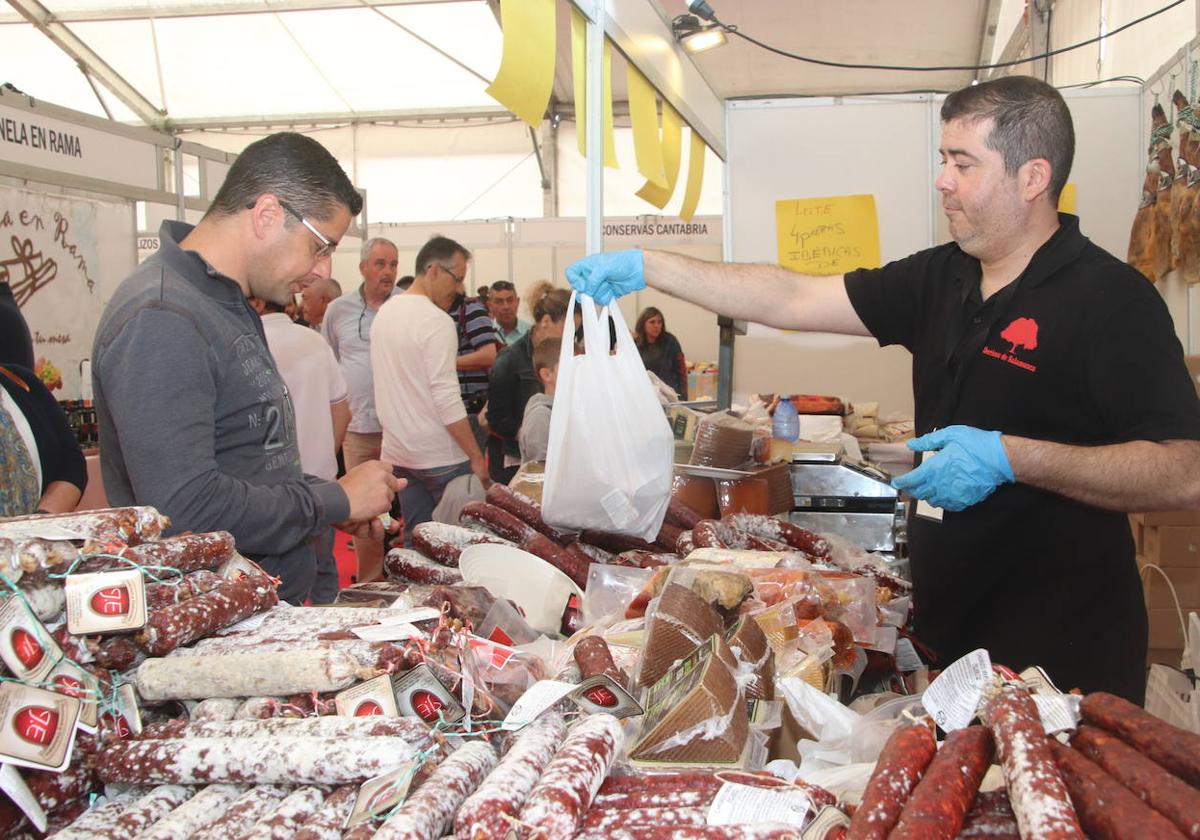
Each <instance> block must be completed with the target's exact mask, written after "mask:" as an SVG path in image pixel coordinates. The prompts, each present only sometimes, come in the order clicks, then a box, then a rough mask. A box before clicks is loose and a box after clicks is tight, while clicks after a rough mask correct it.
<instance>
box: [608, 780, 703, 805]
mask: <svg viewBox="0 0 1200 840" xmlns="http://www.w3.org/2000/svg"><path fill="white" fill-rule="evenodd" d="M721 784H722V783H721V782H719V781H718V782H716V783H715V784H712V785H711V786H710V785H708V783H707V782H705V783H704V785H705V786H704V787H697V788H653V787H651V788H647V789H646V790H628V791H620V792H614V793H603V792H601V793H597V794H596V799H595V801H594V802H592V807H593V808H600V809H602V810H605V811H618V810H620V811H630V810H635V809H636V810H646V809H649V808H707V807H708V806H709V805H711V804H712V801H713V799H714V798H715V797H716V795H717V791H718V790H720V789H721Z"/></svg>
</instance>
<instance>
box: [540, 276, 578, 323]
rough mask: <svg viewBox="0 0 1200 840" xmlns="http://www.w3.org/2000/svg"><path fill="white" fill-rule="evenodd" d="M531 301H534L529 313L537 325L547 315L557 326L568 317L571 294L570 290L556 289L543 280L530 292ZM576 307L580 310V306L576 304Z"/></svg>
mask: <svg viewBox="0 0 1200 840" xmlns="http://www.w3.org/2000/svg"><path fill="white" fill-rule="evenodd" d="M529 299H530V300H532V301H533V303H532V304H531V305H530V310H529V311H530V312H532V313H533V322H534V323H535V324H536V323H538V322H539V321H541V320H542V318H543V317H544V316H546V315H549V316H550V320H551V321H553V322H554V323H556V324H557V323H558V322H559V321H561V320H563V319H564V318H566V317H567V306H568V305H569V304H570V303H571V292H570V290H568V289H559V288H556V287H555V286H554V285H553V284H552V283H550V282H548V281H546V280H542V281H540V282H538V283H535V284H534V286H533V288H532V289H530V290H529ZM575 307H576V308H578V307H579V304H575Z"/></svg>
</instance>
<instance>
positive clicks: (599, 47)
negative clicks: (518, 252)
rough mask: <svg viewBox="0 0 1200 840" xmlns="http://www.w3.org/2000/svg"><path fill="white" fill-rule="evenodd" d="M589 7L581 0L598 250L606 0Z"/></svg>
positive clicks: (592, 235) (591, 247)
mask: <svg viewBox="0 0 1200 840" xmlns="http://www.w3.org/2000/svg"><path fill="white" fill-rule="evenodd" d="M586 7H587V4H579V8H580V11H582V12H583V13H584V14H585V15H586V16H587V18H588V24H587V110H586V113H587V147H586V148H587V237H586V248H587V253H589V254H596V253H599V252H600V251H602V250H604V0H595V2H594V3H592V4H591V10H590V12H589V10H588V9H587V8H586ZM576 129H578V123H576Z"/></svg>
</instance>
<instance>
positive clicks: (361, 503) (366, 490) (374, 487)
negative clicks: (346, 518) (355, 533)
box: [338, 461, 405, 538]
mask: <svg viewBox="0 0 1200 840" xmlns="http://www.w3.org/2000/svg"><path fill="white" fill-rule="evenodd" d="M338 484H339V485H341V488H342V490H344V491H345V493H346V498H348V499H349V500H350V521H351V522H362V521H364V520H367V519H374V518H375V517H377V516H379V514H381V513H383V512H384V511H386V510H387V509H388V508H390V507H391V506H392V499H393V498H394V497H395V495H396V493H397V492H399V490H400V489H401V488H402V487H404V484H405V482H404V481H402V480H401V479H399V478H396V477H395V476H394V475H392V468H391V466H390V465H388V464H385V463H383V462H382V461H364V462H363V463H361V464H359V465H358V466H357V467H355V468H354V469H352V470H350V471H349V472H347V473H346V474H345V475H344V476H342V477H341V478H339V479H338ZM380 527H381V528H382V525H381V526H380ZM380 537H381V538H382V533H381V534H380Z"/></svg>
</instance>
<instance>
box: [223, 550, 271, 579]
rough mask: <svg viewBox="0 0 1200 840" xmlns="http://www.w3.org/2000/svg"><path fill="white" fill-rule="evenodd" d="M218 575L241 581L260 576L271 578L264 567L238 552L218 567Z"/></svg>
mask: <svg viewBox="0 0 1200 840" xmlns="http://www.w3.org/2000/svg"><path fill="white" fill-rule="evenodd" d="M217 574H219V575H220V576H221V577H223V578H225V579H226V580H241V579H242V578H244V577H247V576H251V575H259V576H261V577H270V575H268V574H267V573H266V571H264V570H263V567H262V566H260V565H258V564H257V563H255V562H254V561H253V560H251V559H250V558H248V557H243V556H242V555H241V554H238V553H237V552H236V551H235V552H234V553H233V556H232V557H230V558H229V559H228V560H226V561H225V562H224V563H222V564H221V565H220V566H218V567H217Z"/></svg>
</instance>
